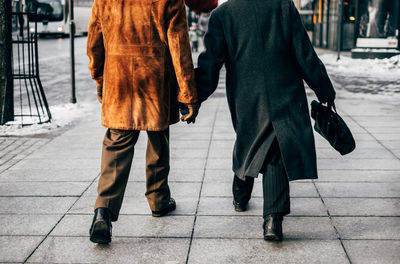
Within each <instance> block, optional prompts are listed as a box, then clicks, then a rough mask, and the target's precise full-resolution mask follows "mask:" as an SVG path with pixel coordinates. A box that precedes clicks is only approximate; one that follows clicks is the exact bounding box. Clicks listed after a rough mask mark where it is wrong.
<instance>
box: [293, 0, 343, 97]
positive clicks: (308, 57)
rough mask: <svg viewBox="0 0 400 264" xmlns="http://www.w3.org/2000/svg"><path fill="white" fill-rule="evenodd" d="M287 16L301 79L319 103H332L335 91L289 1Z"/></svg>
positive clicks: (295, 9)
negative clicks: (288, 16)
mask: <svg viewBox="0 0 400 264" xmlns="http://www.w3.org/2000/svg"><path fill="white" fill-rule="evenodd" d="M289 15H290V21H289V25H291V29H290V33H291V46H292V47H291V48H292V50H293V53H294V56H295V59H296V61H297V64H298V66H299V69H300V72H301V75H302V78H303V79H304V80H305V81H306V83H307V84H308V86H309V87H310V88H311V89H312V90H313V91H314V92H315V94H316V95H317V97H318V99H319V100H320V101H321V102H333V101H334V100H335V90H334V88H333V85H332V82H331V80H330V79H329V76H328V73H327V72H326V69H325V66H324V64H323V63H322V62H321V60H320V59H319V58H318V56H317V54H316V53H315V50H314V48H313V46H312V44H311V41H310V39H309V37H308V34H307V31H306V29H305V28H304V26H303V23H302V21H301V18H300V14H299V12H298V11H297V8H296V7H295V5H294V3H293V1H289Z"/></svg>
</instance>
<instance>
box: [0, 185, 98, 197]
mask: <svg viewBox="0 0 400 264" xmlns="http://www.w3.org/2000/svg"><path fill="white" fill-rule="evenodd" d="M89 185H90V182H15V183H14V182H0V194H1V196H34V195H38V196H39V195H40V196H79V195H82V193H83V192H84V190H85V189H86V188H87V187H88V186H89Z"/></svg>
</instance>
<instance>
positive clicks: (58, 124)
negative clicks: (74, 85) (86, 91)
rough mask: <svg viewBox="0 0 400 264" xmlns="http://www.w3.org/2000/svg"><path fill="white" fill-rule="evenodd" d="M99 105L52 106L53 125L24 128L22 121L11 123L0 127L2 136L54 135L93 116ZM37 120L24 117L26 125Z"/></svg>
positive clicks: (88, 103) (46, 124)
mask: <svg viewBox="0 0 400 264" xmlns="http://www.w3.org/2000/svg"><path fill="white" fill-rule="evenodd" d="M97 108H98V103H95V102H85V103H77V104H62V105H56V106H50V112H51V115H52V117H53V119H52V120H51V123H45V124H33V125H29V126H22V124H21V120H15V121H10V122H8V123H6V124H5V125H3V126H0V136H26V135H37V134H48V133H53V132H55V131H57V130H60V129H61V128H63V127H65V126H67V125H70V124H71V123H72V122H74V121H75V120H77V119H82V118H83V117H85V116H88V115H90V114H93V113H94V112H96V111H97ZM35 121H36V120H35V119H32V118H31V119H29V118H28V117H24V123H30V122H35Z"/></svg>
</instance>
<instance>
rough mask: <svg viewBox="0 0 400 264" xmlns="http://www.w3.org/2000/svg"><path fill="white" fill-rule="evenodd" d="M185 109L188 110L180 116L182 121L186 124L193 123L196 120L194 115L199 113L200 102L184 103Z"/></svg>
mask: <svg viewBox="0 0 400 264" xmlns="http://www.w3.org/2000/svg"><path fill="white" fill-rule="evenodd" d="M185 106H186V108H187V110H188V111H189V112H188V113H187V114H185V115H183V116H182V117H181V120H182V121H186V122H187V123H188V124H190V123H194V122H195V121H196V117H197V115H198V114H199V109H200V104H199V103H193V104H185Z"/></svg>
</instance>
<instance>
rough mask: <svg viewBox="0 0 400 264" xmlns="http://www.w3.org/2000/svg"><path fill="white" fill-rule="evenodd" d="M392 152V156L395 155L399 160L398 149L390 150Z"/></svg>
mask: <svg viewBox="0 0 400 264" xmlns="http://www.w3.org/2000/svg"><path fill="white" fill-rule="evenodd" d="M392 152H393V154H394V155H396V157H398V158H399V159H400V149H392Z"/></svg>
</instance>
